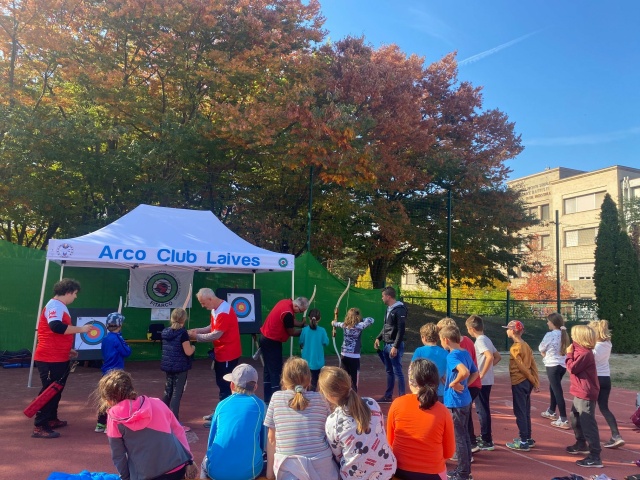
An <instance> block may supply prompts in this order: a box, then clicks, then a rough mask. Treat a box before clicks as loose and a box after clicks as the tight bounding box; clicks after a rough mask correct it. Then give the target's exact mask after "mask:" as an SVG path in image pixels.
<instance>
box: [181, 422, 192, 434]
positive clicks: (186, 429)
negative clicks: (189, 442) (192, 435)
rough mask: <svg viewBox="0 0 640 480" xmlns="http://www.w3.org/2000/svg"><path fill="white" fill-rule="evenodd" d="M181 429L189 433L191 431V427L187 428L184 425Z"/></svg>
mask: <svg viewBox="0 0 640 480" xmlns="http://www.w3.org/2000/svg"><path fill="white" fill-rule="evenodd" d="M180 425H182V424H180ZM182 429H183V430H184V431H185V432H190V431H191V427H187V426H186V425H182Z"/></svg>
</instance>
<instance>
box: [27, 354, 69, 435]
mask: <svg viewBox="0 0 640 480" xmlns="http://www.w3.org/2000/svg"><path fill="white" fill-rule="evenodd" d="M35 364H36V367H37V368H38V374H39V375H40V382H42V388H41V389H40V393H42V392H44V391H45V390H46V388H47V387H48V386H49V385H51V384H52V383H53V382H55V381H58V382H60V383H62V384H63V385H64V384H66V383H67V378H68V377H69V362H68V361H67V362H51V363H50V362H35ZM40 393H38V395H40ZM61 398H62V392H59V393H57V394H56V395H55V396H54V397H53V398H51V400H50V401H49V402H48V403H47V404H46V405H45V406H44V407H42V408H41V409H40V410H38V413H36V417H35V419H34V421H33V424H34V425H35V426H36V427H43V426H46V424H47V422H49V421H50V420H57V419H58V404H59V403H60V399H61Z"/></svg>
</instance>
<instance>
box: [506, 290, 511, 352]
mask: <svg viewBox="0 0 640 480" xmlns="http://www.w3.org/2000/svg"><path fill="white" fill-rule="evenodd" d="M510 300H511V293H510V292H509V289H507V301H506V303H507V309H506V312H507V313H506V318H505V322H506V323H505V325H509V307H510V305H509V302H510ZM508 339H509V337H507V336H506V335H505V336H504V349H505V350H509V341H508Z"/></svg>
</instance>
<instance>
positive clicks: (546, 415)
mask: <svg viewBox="0 0 640 480" xmlns="http://www.w3.org/2000/svg"><path fill="white" fill-rule="evenodd" d="M540 416H541V417H544V418H548V419H550V420H555V419H557V418H558V415H556V412H550V411H549V410H545V411H544V412H542V413H540Z"/></svg>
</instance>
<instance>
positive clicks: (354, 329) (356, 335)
mask: <svg viewBox="0 0 640 480" xmlns="http://www.w3.org/2000/svg"><path fill="white" fill-rule="evenodd" d="M369 325H373V318H371V317H366V318H364V319H363V318H362V315H361V314H360V309H359V308H350V309H349V311H348V312H347V316H346V317H345V319H344V322H331V326H332V327H333V328H334V329H336V328H342V329H344V340H343V341H342V354H341V355H340V359H341V364H342V368H344V369H345V370H346V371H347V372H348V373H349V376H350V377H351V388H353V389H354V390H355V391H356V392H357V391H358V376H359V374H360V348H361V344H362V340H361V337H362V331H363V330H364V329H365V328H367V327H368V326H369Z"/></svg>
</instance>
